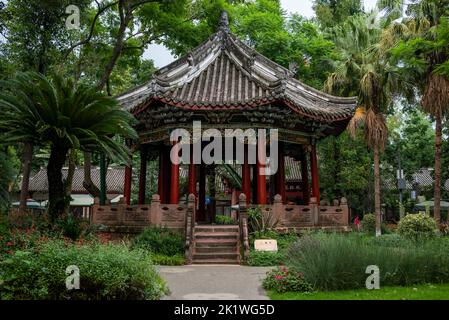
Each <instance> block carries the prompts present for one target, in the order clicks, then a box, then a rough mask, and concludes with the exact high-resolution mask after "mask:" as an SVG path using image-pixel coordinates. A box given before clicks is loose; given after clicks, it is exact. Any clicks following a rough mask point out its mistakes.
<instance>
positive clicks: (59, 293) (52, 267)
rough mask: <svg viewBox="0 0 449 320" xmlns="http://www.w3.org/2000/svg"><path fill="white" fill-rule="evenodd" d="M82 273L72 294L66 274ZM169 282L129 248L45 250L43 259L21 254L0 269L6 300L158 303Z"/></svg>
mask: <svg viewBox="0 0 449 320" xmlns="http://www.w3.org/2000/svg"><path fill="white" fill-rule="evenodd" d="M70 265H76V266H77V267H78V268H79V270H80V289H79V290H70V291H69V290H67V289H66V285H65V281H66V277H67V274H66V272H65V271H66V268H67V267H68V266H70ZM166 292H167V289H166V287H165V284H164V282H163V281H162V279H161V278H160V277H159V275H158V274H157V272H156V270H155V268H154V267H153V265H152V263H151V257H150V254H149V253H147V252H145V251H143V250H134V251H130V250H129V249H128V248H127V247H126V246H124V245H92V246H77V245H73V244H70V245H66V244H64V242H62V241H49V242H47V243H45V244H41V245H40V247H39V252H38V254H35V253H33V252H30V251H18V252H16V253H15V254H14V255H12V256H11V257H9V258H7V259H5V260H4V261H2V262H1V263H0V298H1V299H52V300H60V299H63V300H65V299H74V300H96V299H108V300H109V299H120V300H123V299H133V300H136V299H137V300H141V299H159V298H160V297H161V296H162V295H163V294H164V293H166Z"/></svg>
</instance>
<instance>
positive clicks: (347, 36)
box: [325, 13, 397, 235]
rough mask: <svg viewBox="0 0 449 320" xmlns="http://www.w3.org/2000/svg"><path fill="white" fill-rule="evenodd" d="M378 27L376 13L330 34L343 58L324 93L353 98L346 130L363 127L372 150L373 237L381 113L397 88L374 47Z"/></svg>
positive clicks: (378, 200)
mask: <svg viewBox="0 0 449 320" xmlns="http://www.w3.org/2000/svg"><path fill="white" fill-rule="evenodd" d="M381 31H382V29H381V27H380V24H379V21H378V20H377V19H376V13H371V14H368V15H360V16H355V17H351V18H349V19H348V20H347V21H346V22H345V23H344V24H343V25H342V26H341V27H337V28H334V30H333V35H334V40H335V42H336V45H337V48H338V49H339V51H340V54H341V56H342V57H343V59H342V60H341V61H338V62H337V63H336V66H335V67H336V69H335V70H336V71H335V72H334V73H333V74H332V75H330V76H329V78H328V80H327V81H326V84H325V90H326V91H328V92H332V93H338V94H342V95H357V96H358V97H359V106H360V107H359V108H358V110H357V112H356V115H355V116H354V118H353V119H352V120H351V123H350V125H349V131H350V132H351V134H352V135H354V136H355V134H356V132H357V130H358V128H363V130H364V139H365V143H366V144H367V146H368V147H369V148H370V149H371V150H372V151H373V162H374V211H375V214H376V235H380V234H381V218H382V216H381V195H380V191H381V183H380V166H379V164H380V153H381V152H382V151H383V150H384V147H385V143H386V141H387V136H388V128H387V126H386V122H385V112H386V111H387V109H388V107H389V106H390V104H391V102H392V98H393V95H392V92H393V90H394V88H396V87H397V82H396V79H397V78H396V77H395V68H394V67H393V66H391V65H390V64H389V62H388V61H387V60H385V59H382V57H381V54H380V53H379V50H377V47H376V46H377V44H378V41H379V38H380V35H381Z"/></svg>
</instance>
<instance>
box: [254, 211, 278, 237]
mask: <svg viewBox="0 0 449 320" xmlns="http://www.w3.org/2000/svg"><path fill="white" fill-rule="evenodd" d="M278 223H279V220H278V219H277V218H276V217H275V216H274V214H273V211H267V210H263V209H262V208H261V207H253V208H248V230H249V232H250V233H254V232H259V233H265V232H267V231H270V230H274V229H275V228H276V226H277V225H278Z"/></svg>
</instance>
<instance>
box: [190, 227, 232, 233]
mask: <svg viewBox="0 0 449 320" xmlns="http://www.w3.org/2000/svg"><path fill="white" fill-rule="evenodd" d="M194 232H239V227H238V226H196V227H195V230H194Z"/></svg>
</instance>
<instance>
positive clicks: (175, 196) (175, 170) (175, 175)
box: [170, 144, 179, 204]
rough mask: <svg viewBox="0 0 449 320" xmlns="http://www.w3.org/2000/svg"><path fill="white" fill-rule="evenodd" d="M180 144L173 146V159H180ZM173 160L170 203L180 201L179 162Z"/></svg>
mask: <svg viewBox="0 0 449 320" xmlns="http://www.w3.org/2000/svg"><path fill="white" fill-rule="evenodd" d="M178 146H179V145H178V144H177V145H175V146H173V148H175V149H174V158H173V161H179V153H178V150H179V148H178ZM173 161H171V175H170V204H178V203H179V163H178V164H175V163H173Z"/></svg>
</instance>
